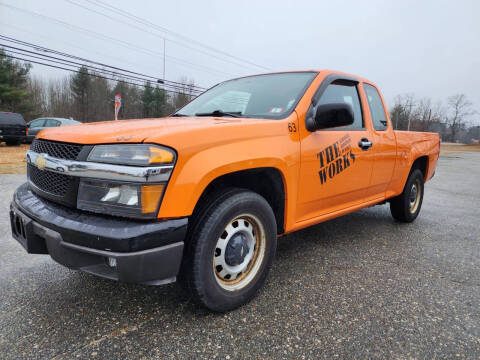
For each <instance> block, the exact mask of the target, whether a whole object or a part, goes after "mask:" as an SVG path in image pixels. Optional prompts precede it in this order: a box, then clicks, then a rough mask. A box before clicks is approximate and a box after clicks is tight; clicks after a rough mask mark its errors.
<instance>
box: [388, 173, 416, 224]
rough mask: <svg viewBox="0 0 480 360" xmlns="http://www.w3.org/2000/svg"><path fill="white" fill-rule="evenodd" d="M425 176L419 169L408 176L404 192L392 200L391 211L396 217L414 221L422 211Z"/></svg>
mask: <svg viewBox="0 0 480 360" xmlns="http://www.w3.org/2000/svg"><path fill="white" fill-rule="evenodd" d="M423 190H424V176H423V173H422V172H421V171H420V170H419V169H414V170H413V171H412V172H411V173H410V175H409V176H408V179H407V183H406V184H405V187H404V188H403V192H402V193H401V194H400V195H399V196H397V197H395V198H393V199H392V200H390V212H391V213H392V216H393V218H394V219H396V220H398V221H401V222H407V223H409V222H412V221H413V220H415V219H416V218H417V216H418V214H419V213H420V209H421V207H422V202H423Z"/></svg>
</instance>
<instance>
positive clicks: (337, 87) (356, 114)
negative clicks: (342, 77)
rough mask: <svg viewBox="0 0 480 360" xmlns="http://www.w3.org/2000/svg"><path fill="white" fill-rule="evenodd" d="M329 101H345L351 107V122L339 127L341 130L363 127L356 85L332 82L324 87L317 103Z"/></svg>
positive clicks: (328, 102)
mask: <svg viewBox="0 0 480 360" xmlns="http://www.w3.org/2000/svg"><path fill="white" fill-rule="evenodd" d="M331 103H347V104H350V105H352V108H353V124H352V125H349V126H343V127H341V130H344V129H345V130H350V129H363V128H364V122H363V116H362V106H361V105H360V98H359V96H358V91H357V86H356V85H355V84H353V83H347V82H343V81H342V82H333V83H331V84H330V85H328V87H327V88H326V89H325V92H324V93H323V94H322V96H321V98H320V99H319V101H318V104H319V105H323V104H331Z"/></svg>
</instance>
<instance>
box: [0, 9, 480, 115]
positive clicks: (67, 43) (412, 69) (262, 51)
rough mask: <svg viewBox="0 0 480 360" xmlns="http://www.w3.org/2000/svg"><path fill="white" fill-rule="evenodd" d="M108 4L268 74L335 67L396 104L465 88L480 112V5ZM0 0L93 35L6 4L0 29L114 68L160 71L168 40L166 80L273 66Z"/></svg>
mask: <svg viewBox="0 0 480 360" xmlns="http://www.w3.org/2000/svg"><path fill="white" fill-rule="evenodd" d="M102 1H103V2H104V3H107V4H109V5H110V6H111V7H112V8H117V9H121V10H125V11H128V12H130V13H132V14H134V15H136V16H138V17H141V18H143V19H146V20H148V21H150V22H153V23H155V24H157V25H159V26H161V27H163V28H166V29H168V30H170V31H172V32H174V33H177V34H180V35H183V36H185V37H187V38H189V39H192V40H195V41H198V42H200V43H202V44H205V45H206V46H209V47H212V48H215V49H217V50H221V51H223V52H225V53H228V54H231V55H232V56H235V57H236V58H240V59H243V60H247V61H249V62H250V63H254V64H258V65H261V66H263V67H265V68H268V69H269V70H291V69H311V68H315V69H321V68H329V69H337V70H341V71H345V72H349V73H353V74H356V75H359V76H363V77H366V78H368V79H370V80H372V81H374V82H375V83H377V85H379V86H380V88H381V89H382V91H383V93H384V95H385V97H386V100H387V102H388V105H389V107H390V106H391V105H392V103H393V98H394V97H395V95H397V94H403V93H414V94H415V95H417V96H419V97H423V96H428V97H431V98H432V99H433V100H434V101H436V100H445V98H446V97H447V96H449V95H453V94H456V93H465V94H466V95H467V97H468V98H469V99H470V100H471V101H472V102H473V103H474V104H475V107H476V108H477V110H480V87H479V85H478V84H479V83H480V70H479V69H480V21H478V15H479V14H480V1H475V0H472V1H460V0H458V1H418V0H417V1H407V0H397V1H377V0H375V1H374V0H369V1H353V0H352V1H339V0H337V1H320V0H317V1H301V0H296V1H279V0H276V1H275V0H273V1H270V0H268V1H267V0H255V1H224V0H218V1H208V0H203V1H193V0H190V1H187V0H176V1H153V0H150V1H139V0H137V1H127V0H116V1H113V0H102ZM73 2H76V3H79V4H81V5H82V6H84V7H88V8H90V9H92V10H95V11H97V12H101V13H104V14H107V15H108V16H110V17H112V19H110V18H107V17H105V16H102V15H101V14H98V13H95V12H92V11H89V10H87V9H84V8H82V7H79V6H76V5H74V4H73ZM0 4H7V5H12V6H15V7H18V8H21V9H26V10H28V11H33V12H35V13H38V14H41V15H45V16H48V17H50V18H53V19H56V20H60V21H63V22H66V23H68V24H71V25H73V26H76V27H81V28H83V29H86V30H88V31H90V32H91V33H87V32H84V31H83V30H79V29H77V28H69V27H68V26H65V25H64V24H63V25H62V24H60V23H57V22H55V21H54V20H51V19H46V18H42V17H39V16H37V15H32V14H28V13H25V12H21V11H19V10H15V9H10V8H7V7H4V6H0V33H2V34H4V35H7V36H11V37H15V38H18V39H22V40H25V41H28V42H32V43H36V44H40V45H43V46H46V47H49V48H53V49H56V50H62V51H64V52H68V53H71V54H75V55H79V56H82V57H86V58H88V59H92V60H97V61H101V62H105V63H107V64H109V65H116V66H119V67H124V68H127V69H131V70H135V71H139V72H142V73H146V74H149V75H154V76H158V77H161V76H162V73H163V55H162V54H163V40H162V38H163V37H166V38H167V41H166V54H167V61H166V78H167V79H168V80H178V79H179V78H180V77H182V76H187V77H189V78H192V79H194V80H195V82H196V84H198V85H201V86H210V85H213V84H215V83H217V82H219V81H221V80H225V79H228V78H231V77H236V76H240V75H245V74H253V73H259V72H265V69H263V68H260V67H256V66H254V65H251V64H249V63H246V62H242V61H240V60H236V59H233V58H228V57H225V56H224V55H220V54H218V53H213V54H212V52H211V51H210V50H208V49H206V48H202V47H199V46H197V45H196V44H194V43H192V42H188V41H185V39H182V38H179V37H177V36H175V35H173V34H165V33H162V32H159V31H158V30H155V29H154V28H151V27H150V28H146V27H145V25H142V24H139V23H136V22H134V21H132V20H127V19H126V18H122V17H121V16H119V15H117V14H115V13H114V12H111V11H110V12H109V11H108V10H105V9H102V8H100V7H97V6H95V5H94V4H92V2H87V1H84V0H44V1H34V0H0ZM128 24H132V25H133V26H129V25H128ZM139 28H140V29H139ZM141 29H144V31H142V30H141ZM99 34H100V35H103V36H108V37H111V38H114V39H117V40H121V41H124V42H126V43H127V44H125V45H124V46H122V45H120V44H119V43H118V42H115V41H113V40H105V39H102V38H99ZM181 44H184V45H186V46H183V45H181ZM192 48H196V49H198V50H193V49H192ZM206 53H208V54H212V55H207V54H206ZM222 59H224V60H222ZM225 60H226V61H225ZM233 63H240V64H239V65H237V64H233ZM34 72H35V74H38V75H41V76H45V77H52V76H60V75H61V74H63V73H59V72H57V71H51V70H47V69H45V68H43V67H40V66H35V68H34Z"/></svg>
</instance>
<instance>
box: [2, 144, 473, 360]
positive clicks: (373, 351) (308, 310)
mask: <svg viewBox="0 0 480 360" xmlns="http://www.w3.org/2000/svg"><path fill="white" fill-rule="evenodd" d="M23 181H25V175H1V176H0V188H1V191H0V209H1V213H2V214H3V215H2V216H0V230H1V231H0V270H1V276H0V358H3V359H18V358H29V359H33V358H55V359H72V358H91V357H97V358H109V359H113V358H122V359H125V358H161V359H167V358H183V359H185V358H209V359H210V358H215V357H217V358H223V359H225V358H226V359H237V358H257V359H258V358H262V359H264V358H272V359H278V358H295V359H302V358H306V359H312V358H329V359H331V358H341V359H346V358H398V359H406V358H426V359H432V358H448V359H451V358H456V357H460V358H469V359H473V358H476V359H478V358H480V256H479V255H480V231H479V230H480V225H479V221H480V186H479V185H480V153H478V152H477V153H473V152H448V153H446V154H444V155H442V157H441V158H440V161H439V165H438V169H437V174H436V175H435V178H434V179H433V180H432V181H431V182H429V183H428V184H427V186H426V194H425V199H424V204H423V209H422V212H421V214H420V216H419V218H418V219H417V220H416V222H415V223H413V224H408V225H406V224H399V223H396V222H394V221H393V220H392V218H391V216H390V212H389V209H388V205H383V206H377V207H373V208H369V209H365V210H362V211H359V212H357V213H354V214H351V215H348V216H345V217H343V218H339V219H336V220H333V221H330V222H328V223H324V224H320V225H317V226H314V227H311V228H309V229H306V230H303V231H300V232H298V233H295V234H293V235H289V236H286V237H284V238H282V239H281V240H280V242H279V248H278V252H277V259H276V261H275V264H274V267H273V269H272V272H271V274H270V276H269V279H268V282H267V284H266V286H265V287H264V289H263V290H262V291H261V292H260V293H259V295H258V296H257V297H256V298H255V299H254V300H253V301H252V302H251V303H250V304H248V305H247V306H244V307H242V308H240V309H238V310H236V311H233V312H231V313H228V314H224V315H218V314H212V313H209V312H208V311H206V310H204V309H202V308H199V307H197V306H195V305H194V304H192V302H191V301H190V300H189V299H188V298H187V297H186V296H185V294H184V293H183V292H182V291H181V289H180V287H179V286H178V285H176V284H172V285H168V286H164V287H147V286H138V285H127V284H119V283H115V282H112V281H107V280H101V279H98V278H96V277H93V276H90V275H86V274H82V273H79V272H74V271H70V270H68V269H65V268H63V267H62V266H60V265H58V264H56V263H55V262H53V260H51V259H50V258H49V257H48V256H42V255H27V254H26V253H25V251H24V250H23V248H22V247H21V246H20V245H19V244H17V243H16V242H15V241H14V240H13V239H12V238H11V235H10V228H9V225H8V218H7V215H8V205H9V202H10V199H11V196H12V193H13V191H14V189H15V188H16V187H17V186H18V185H19V184H21V183H22V182H23Z"/></svg>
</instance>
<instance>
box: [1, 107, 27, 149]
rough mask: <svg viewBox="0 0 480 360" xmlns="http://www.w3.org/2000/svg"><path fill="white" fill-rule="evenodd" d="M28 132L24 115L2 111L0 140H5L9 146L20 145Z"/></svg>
mask: <svg viewBox="0 0 480 360" xmlns="http://www.w3.org/2000/svg"><path fill="white" fill-rule="evenodd" d="M26 134H27V124H26V123H25V120H24V119H23V116H22V115H20V114H17V113H13V112H5V111H0V142H2V141H5V143H6V144H7V145H8V146H13V145H19V144H20V143H21V142H22V141H24V140H25V136H26Z"/></svg>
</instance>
